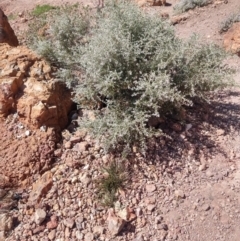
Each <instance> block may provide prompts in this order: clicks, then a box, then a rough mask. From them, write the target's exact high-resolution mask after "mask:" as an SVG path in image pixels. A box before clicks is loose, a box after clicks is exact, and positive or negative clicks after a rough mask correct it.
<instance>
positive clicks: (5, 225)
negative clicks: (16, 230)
mask: <svg viewBox="0 0 240 241" xmlns="http://www.w3.org/2000/svg"><path fill="white" fill-rule="evenodd" d="M12 227H13V219H12V217H11V216H10V215H9V214H8V213H1V214H0V231H3V232H8V231H10V230H11V229H12Z"/></svg>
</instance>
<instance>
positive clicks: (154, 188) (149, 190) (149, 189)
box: [146, 184, 156, 192]
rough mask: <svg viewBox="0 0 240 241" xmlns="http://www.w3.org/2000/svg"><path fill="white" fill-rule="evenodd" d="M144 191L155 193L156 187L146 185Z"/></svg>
mask: <svg viewBox="0 0 240 241" xmlns="http://www.w3.org/2000/svg"><path fill="white" fill-rule="evenodd" d="M146 191H147V192H154V191H156V186H155V185H154V184H147V185H146Z"/></svg>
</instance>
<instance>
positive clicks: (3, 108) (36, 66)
mask: <svg viewBox="0 0 240 241" xmlns="http://www.w3.org/2000/svg"><path fill="white" fill-rule="evenodd" d="M71 106H72V101H71V93H70V91H69V90H68V89H67V88H66V86H65V84H64V83H63V82H61V81H59V80H56V79H54V78H52V69H51V67H50V66H49V65H48V64H47V63H46V62H45V61H44V60H42V59H41V58H40V57H39V56H37V55H36V54H35V53H34V52H32V51H31V50H29V49H28V48H27V47H24V46H18V47H10V46H9V45H7V44H0V116H7V115H8V114H9V113H11V112H18V115H19V117H20V118H21V120H22V122H24V123H26V124H27V125H29V126H31V127H34V128H39V127H41V126H43V125H45V126H47V127H57V128H61V129H63V128H64V127H65V126H66V125H67V123H68V113H69V111H70V109H71Z"/></svg>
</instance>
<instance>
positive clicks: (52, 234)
mask: <svg viewBox="0 0 240 241" xmlns="http://www.w3.org/2000/svg"><path fill="white" fill-rule="evenodd" d="M55 236H56V230H55V229H53V230H51V232H50V233H49V234H48V238H49V239H50V240H54V239H55Z"/></svg>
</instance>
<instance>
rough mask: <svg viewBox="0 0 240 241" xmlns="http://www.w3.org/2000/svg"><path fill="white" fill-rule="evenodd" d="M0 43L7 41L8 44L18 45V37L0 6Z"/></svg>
mask: <svg viewBox="0 0 240 241" xmlns="http://www.w3.org/2000/svg"><path fill="white" fill-rule="evenodd" d="M0 43H7V44H9V45H10V46H18V39H17V37H16V35H15V33H14V31H13V29H12V28H11V26H10V24H9V22H8V18H7V16H6V15H5V14H4V12H3V11H2V9H1V8H0Z"/></svg>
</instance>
